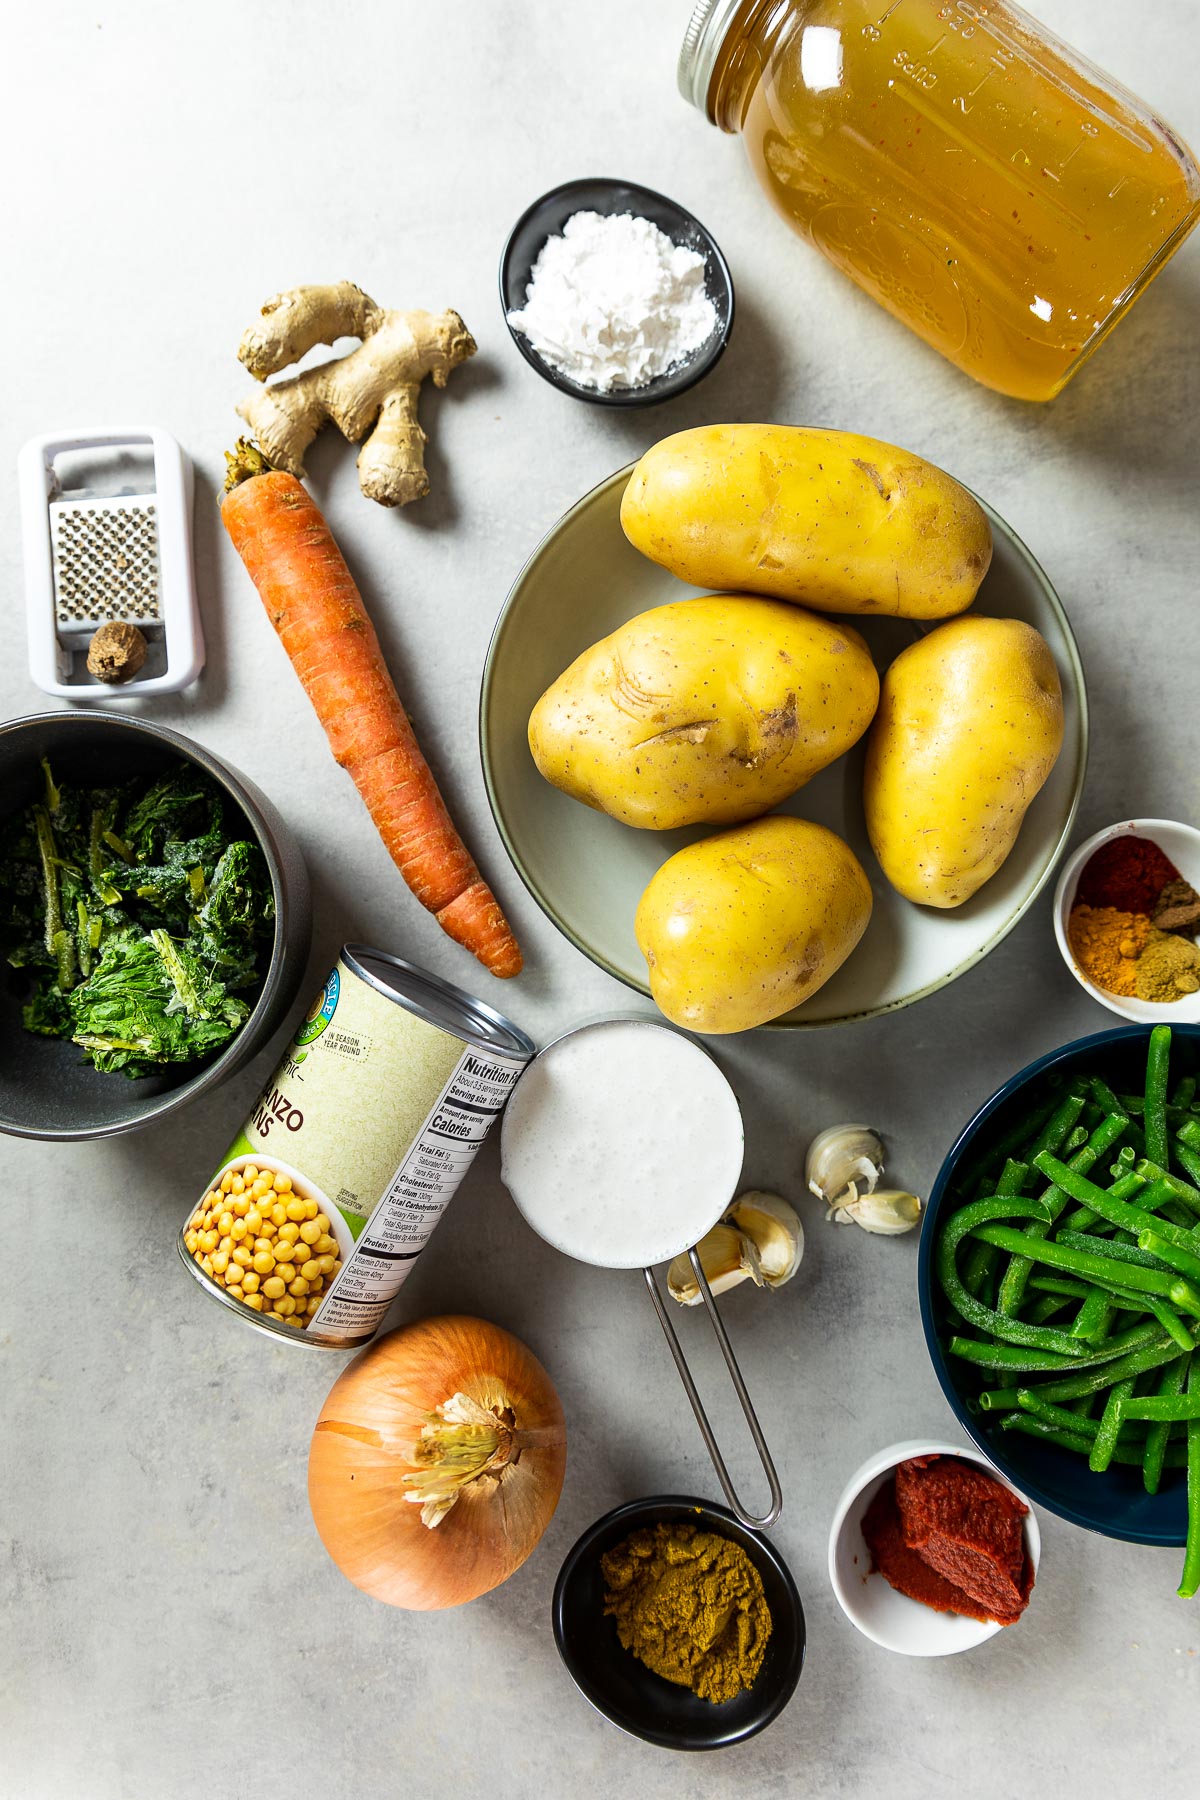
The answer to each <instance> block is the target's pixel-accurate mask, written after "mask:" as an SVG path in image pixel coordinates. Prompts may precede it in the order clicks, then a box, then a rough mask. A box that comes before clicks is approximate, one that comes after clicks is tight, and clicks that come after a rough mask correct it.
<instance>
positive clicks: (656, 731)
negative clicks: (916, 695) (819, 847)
mask: <svg viewBox="0 0 1200 1800" xmlns="http://www.w3.org/2000/svg"><path fill="white" fill-rule="evenodd" d="M878 699H879V677H878V675H877V674H876V672H875V665H874V663H873V662H872V661H871V656H870V652H869V651H868V649H867V647H866V645H865V644H864V643H863V641H862V639H861V638H860V637H859V635H858V633H857V631H855V630H853V629H852V628H851V627H850V626H848V625H844V624H841V623H840V622H839V623H836V624H835V623H834V622H833V621H832V620H830V619H818V618H814V617H813V615H812V614H811V613H807V612H803V611H801V610H800V608H799V607H795V606H781V605H779V604H778V602H775V601H771V600H754V599H746V598H743V597H742V596H740V595H737V594H717V595H714V596H713V597H712V598H711V599H704V600H681V601H679V602H677V603H676V604H675V605H674V606H656V607H655V608H654V609H653V610H652V611H651V612H646V613H641V614H640V615H639V616H638V617H637V618H635V619H630V620H629V622H628V623H627V624H625V625H622V626H621V627H620V629H619V630H618V631H614V632H613V634H612V636H611V637H607V638H604V639H602V640H601V642H600V643H598V644H593V646H592V648H591V649H590V650H585V651H584V653H583V655H582V656H580V657H578V658H577V659H576V661H575V662H573V663H572V664H571V667H570V668H569V669H568V670H567V671H566V672H565V674H563V675H560V676H559V678H558V680H557V681H556V682H555V683H554V686H553V687H551V688H549V689H547V691H546V692H545V693H544V694H543V695H542V697H541V699H540V700H539V701H538V703H537V705H536V706H535V707H534V709H533V713H532V715H531V717H530V720H529V747H530V750H531V751H532V752H533V760H534V761H535V762H536V764H537V766H538V768H539V769H540V770H541V772H542V774H543V775H544V776H545V777H546V780H547V781H550V782H553V784H554V786H555V787H559V788H562V789H563V791H564V793H568V794H570V795H571V796H572V797H573V798H574V799H576V800H582V801H583V802H584V804H585V805H586V806H594V807H596V808H597V809H598V810H599V811H601V812H606V813H611V814H612V816H613V818H615V819H620V820H622V821H623V822H624V823H625V824H626V825H638V826H642V827H646V828H649V829H653V830H657V831H667V830H670V829H672V828H673V827H675V826H678V825H695V824H698V823H700V822H701V821H707V822H710V823H715V824H732V823H733V822H734V821H736V820H739V819H752V818H756V817H757V816H758V815H759V814H760V813H764V812H767V811H768V810H769V809H770V808H771V807H772V806H775V805H776V804H777V803H778V802H779V801H780V800H783V799H786V797H787V796H788V795H789V794H792V793H795V791H796V789H797V788H798V787H803V785H804V783H805V782H806V781H808V780H810V779H811V777H812V776H814V775H815V774H816V773H817V771H818V770H819V769H823V768H824V767H825V766H826V764H827V763H831V762H832V761H833V760H834V758H835V757H837V756H840V755H841V754H842V752H843V751H844V750H848V749H849V748H850V746H851V744H853V743H855V742H856V741H857V740H858V739H859V738H860V737H861V736H862V734H863V732H864V731H865V730H866V729H867V726H868V725H869V724H870V722H871V718H872V716H873V714H874V712H875V706H876V702H877V701H878Z"/></svg>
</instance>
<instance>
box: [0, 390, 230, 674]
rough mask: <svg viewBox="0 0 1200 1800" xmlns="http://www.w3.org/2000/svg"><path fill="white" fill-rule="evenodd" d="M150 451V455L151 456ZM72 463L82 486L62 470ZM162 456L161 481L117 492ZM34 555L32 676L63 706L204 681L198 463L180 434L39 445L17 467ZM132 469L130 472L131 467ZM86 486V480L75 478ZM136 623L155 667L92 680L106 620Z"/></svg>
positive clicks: (29, 568)
mask: <svg viewBox="0 0 1200 1800" xmlns="http://www.w3.org/2000/svg"><path fill="white" fill-rule="evenodd" d="M147 451H149V453H150V454H149V456H148V455H147ZM64 456H70V457H71V459H72V463H71V466H72V468H73V469H74V468H79V469H81V470H82V471H83V475H82V478H81V484H80V485H77V486H65V485H64V482H63V478H62V476H60V474H59V472H58V471H57V470H56V469H55V461H56V459H57V458H59V457H64ZM150 457H152V458H153V464H154V474H153V482H152V485H149V486H147V477H146V475H144V474H140V473H139V475H138V477H137V487H136V488H133V487H130V486H128V485H125V486H122V487H119V488H117V487H114V485H113V483H114V480H120V479H121V474H122V471H121V467H120V465H121V461H122V460H125V461H126V463H127V464H128V462H129V459H131V458H132V459H136V464H135V466H137V467H138V468H139V469H142V468H144V467H145V465H146V464H147V463H148V462H149V460H150ZM17 468H18V473H19V477H20V490H21V527H22V536H23V539H24V551H25V602H26V608H27V613H28V626H29V672H30V674H31V675H32V677H33V679H34V681H35V682H36V683H37V685H38V686H39V687H40V688H41V689H42V690H43V691H44V692H45V693H47V694H54V695H57V696H58V698H60V699H63V700H104V701H109V700H116V699H121V698H123V697H132V696H134V695H137V696H141V695H145V694H169V693H174V692H176V691H177V690H178V689H179V688H185V687H188V686H189V685H190V683H192V682H193V681H195V679H196V677H197V675H199V673H200V670H201V669H202V668H203V666H204V639H203V635H202V632H201V628H200V614H199V610H198V608H197V605H196V583H195V577H194V574H193V571H192V545H191V525H192V466H191V463H190V462H189V461H188V459H187V457H186V456H185V455H184V453H183V451H182V450H181V449H180V447H179V445H178V443H177V442H176V441H175V439H174V438H173V437H172V436H171V434H170V432H168V431H162V430H160V429H159V428H158V427H157V426H153V425H151V426H137V427H134V428H132V429H130V430H127V431H116V430H108V431H60V432H49V433H47V434H46V436H44V437H37V438H32V439H31V440H30V442H29V443H27V444H26V445H25V446H24V448H23V449H22V451H21V454H20V456H19V458H18V462H17ZM125 473H126V474H128V473H129V469H128V467H127V468H126V470H125ZM68 479H70V480H75V479H76V478H75V476H74V475H71V476H69V477H68ZM118 622H119V623H123V624H129V625H135V626H136V627H137V628H138V630H139V631H140V632H141V633H142V635H143V637H144V638H145V639H146V645H147V653H146V661H145V664H144V666H143V667H142V669H141V670H139V672H138V673H137V674H136V675H135V676H133V678H132V679H131V680H129V681H125V682H121V683H120V684H114V683H109V682H103V681H99V680H97V679H96V678H95V677H94V676H93V675H91V674H89V673H88V668H87V652H88V645H89V644H90V642H91V640H92V638H93V636H94V635H95V633H96V632H97V631H98V630H99V628H100V626H101V625H107V624H112V623H118Z"/></svg>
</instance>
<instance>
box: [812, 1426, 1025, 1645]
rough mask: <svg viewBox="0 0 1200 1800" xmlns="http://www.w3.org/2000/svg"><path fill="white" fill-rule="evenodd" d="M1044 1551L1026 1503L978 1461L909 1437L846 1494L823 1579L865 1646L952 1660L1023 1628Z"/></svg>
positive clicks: (875, 1459)
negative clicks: (1005, 1632)
mask: <svg viewBox="0 0 1200 1800" xmlns="http://www.w3.org/2000/svg"><path fill="white" fill-rule="evenodd" d="M1041 1548H1042V1540H1041V1533H1040V1532H1039V1530H1038V1524H1037V1519H1036V1517H1035V1516H1034V1513H1033V1509H1032V1508H1031V1507H1030V1505H1029V1502H1028V1501H1027V1500H1026V1499H1025V1498H1024V1496H1023V1495H1022V1494H1021V1493H1019V1492H1018V1490H1017V1489H1016V1488H1015V1487H1013V1485H1012V1483H1011V1482H1009V1481H1006V1480H1005V1478H1004V1476H1003V1475H1001V1474H1000V1472H999V1470H998V1469H996V1468H994V1467H993V1465H992V1464H991V1463H990V1462H989V1461H988V1460H987V1458H986V1457H985V1456H983V1455H981V1453H980V1452H979V1451H978V1450H975V1449H966V1448H965V1447H964V1446H962V1445H956V1444H940V1443H932V1444H931V1443H925V1442H923V1441H921V1440H920V1439H915V1440H913V1441H911V1442H908V1443H902V1444H889V1445H888V1447H887V1449H886V1450H880V1451H878V1452H877V1453H876V1454H875V1455H874V1456H872V1457H870V1458H868V1460H867V1461H866V1462H865V1463H864V1464H863V1465H862V1467H861V1468H860V1469H857V1470H856V1471H855V1473H854V1474H853V1475H852V1476H851V1478H850V1480H849V1482H848V1483H847V1484H846V1488H845V1491H844V1492H843V1494H842V1497H841V1499H840V1500H839V1501H838V1504H837V1508H836V1510H835V1512H834V1515H833V1524H832V1526H831V1528H830V1532H829V1579H830V1581H831V1583H832V1584H833V1591H834V1593H835V1594H836V1595H837V1599H838V1604H839V1605H840V1607H841V1609H842V1611H843V1612H844V1613H845V1615H846V1617H847V1618H848V1619H849V1620H850V1623H851V1624H852V1625H854V1626H856V1627H857V1629H858V1630H859V1631H861V1632H862V1634H863V1636H864V1637H869V1638H870V1639H871V1641H872V1642H873V1643H876V1644H881V1645H882V1646H883V1648H884V1649H885V1650H895V1651H897V1652H898V1653H899V1654H900V1655H901V1656H953V1655H954V1654H955V1653H956V1652H957V1651H959V1650H973V1649H974V1648H975V1646H976V1645H977V1644H983V1643H986V1642H987V1640H988V1638H992V1637H995V1635H996V1633H997V1632H998V1631H1003V1630H1006V1629H1011V1627H1012V1626H1013V1625H1014V1624H1017V1623H1019V1621H1020V1619H1021V1616H1022V1614H1023V1613H1024V1610H1025V1607H1026V1606H1027V1605H1028V1603H1029V1597H1030V1594H1031V1592H1032V1590H1033V1585H1034V1580H1035V1578H1036V1575H1037V1568H1038V1562H1039V1559H1040V1556H1041ZM960 1608H961V1610H959V1609H960Z"/></svg>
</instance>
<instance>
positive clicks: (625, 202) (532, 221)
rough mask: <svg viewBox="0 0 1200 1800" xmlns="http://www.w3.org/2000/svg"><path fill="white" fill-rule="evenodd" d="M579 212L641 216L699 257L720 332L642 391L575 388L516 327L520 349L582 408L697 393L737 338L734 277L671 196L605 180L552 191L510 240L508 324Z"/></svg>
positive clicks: (503, 292) (505, 257) (503, 282)
mask: <svg viewBox="0 0 1200 1800" xmlns="http://www.w3.org/2000/svg"><path fill="white" fill-rule="evenodd" d="M577 212H598V213H605V214H613V213H634V214H636V215H637V216H638V217H639V218H643V219H649V220H650V222H651V224H653V225H657V226H658V228H659V230H660V231H662V232H665V233H666V235H667V237H669V238H670V239H671V241H672V243H675V244H683V245H685V246H686V247H687V248H688V249H689V250H696V251H698V252H699V254H700V255H701V256H702V257H703V258H704V285H705V287H706V288H707V290H708V297H709V299H710V300H711V301H712V303H713V305H714V307H715V308H716V312H717V324H716V329H715V330H714V331H713V334H712V336H711V337H710V338H709V339H708V340H707V342H706V343H703V344H701V345H700V347H699V349H698V350H694V351H693V352H692V354H691V355H690V356H688V357H685V358H684V360H683V361H682V362H681V363H678V364H676V366H675V368H673V369H668V370H667V371H666V372H665V374H662V375H658V376H656V377H655V379H654V380H653V381H648V382H646V383H645V384H644V386H642V387H636V388H614V389H613V390H612V391H611V392H610V393H601V392H600V390H599V389H598V388H591V387H581V386H580V384H579V382H577V381H572V380H571V378H570V376H569V375H564V374H563V372H562V370H561V369H556V368H555V367H554V365H553V363H548V362H547V361H546V359H545V358H544V357H542V356H539V355H538V352H537V351H536V350H535V349H534V347H533V345H532V344H531V343H530V341H529V339H528V338H527V337H526V336H525V334H524V332H523V331H515V330H514V329H513V327H512V326H511V325H509V326H508V329H509V334H510V336H511V337H512V340H513V343H514V344H515V345H516V346H517V349H518V350H519V351H520V352H521V355H522V356H523V357H524V358H525V361H526V362H527V363H528V364H529V366H530V368H531V369H536V370H537V372H538V374H539V375H540V376H541V377H542V379H543V380H544V381H548V382H549V383H550V385H551V387H556V388H557V389H558V391H559V393H561V394H570V395H571V397H572V398H573V399H575V400H586V401H588V402H589V403H590V404H591V405H592V406H657V405H658V404H659V403H660V402H661V401H663V400H673V399H674V398H675V396H676V395H677V394H682V393H684V392H685V391H686V390H687V389H688V388H690V387H694V386H695V384H696V382H698V381H699V380H700V379H701V378H702V377H703V376H705V375H707V374H708V373H709V372H710V370H712V369H713V368H715V367H716V365H717V363H718V362H719V361H720V359H721V357H722V356H723V355H724V353H725V346H726V344H728V342H729V338H730V334H731V333H732V331H733V313H734V293H733V276H732V275H731V274H730V272H729V264H728V263H727V262H726V261H725V258H724V256H723V255H722V254H721V246H720V245H719V244H718V243H717V240H716V238H715V237H714V236H713V234H712V232H711V231H709V230H708V229H707V227H705V226H704V225H702V224H701V223H700V221H699V219H697V218H696V217H695V215H694V214H692V213H690V212H688V211H687V209H686V208H685V207H682V206H680V205H679V203H678V202H677V201H675V200H669V199H668V198H667V196H666V195H665V194H656V193H655V191H654V189H653V188H644V187H637V186H635V184H634V183H633V182H630V181H611V180H607V179H600V178H597V179H593V180H584V181H566V182H564V183H563V185H562V186H561V187H556V188H551V190H550V192H549V193H548V194H543V195H542V196H541V198H540V199H538V200H535V201H534V202H533V204H532V206H527V207H526V209H525V211H524V212H523V213H522V214H521V217H520V218H519V219H518V220H517V222H516V224H515V225H514V226H513V228H512V230H511V232H510V233H509V236H508V242H507V243H506V244H505V246H504V250H503V253H502V255H501V257H500V300H501V303H502V305H503V307H504V320H505V323H506V324H508V315H509V313H510V312H513V311H515V310H517V309H518V308H520V307H522V306H524V304H525V295H526V292H527V290H528V287H529V278H530V275H531V274H532V272H533V265H534V263H535V262H536V261H537V259H538V256H539V255H540V253H541V249H542V245H543V244H544V243H545V242H546V239H547V238H552V237H557V236H558V234H559V232H561V230H562V228H563V226H564V225H565V224H566V222H567V220H568V219H569V218H570V217H571V215H572V213H577Z"/></svg>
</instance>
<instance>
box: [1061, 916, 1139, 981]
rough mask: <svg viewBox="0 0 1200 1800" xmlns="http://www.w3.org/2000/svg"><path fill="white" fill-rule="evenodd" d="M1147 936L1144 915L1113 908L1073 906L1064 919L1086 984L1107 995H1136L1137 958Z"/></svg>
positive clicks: (1072, 952) (1073, 953)
mask: <svg viewBox="0 0 1200 1800" xmlns="http://www.w3.org/2000/svg"><path fill="white" fill-rule="evenodd" d="M1149 936H1150V920H1149V918H1148V916H1147V915H1146V914H1145V913H1131V912H1119V911H1118V910H1117V908H1116V907H1115V906H1073V907H1072V908H1071V912H1070V916H1069V917H1068V919H1067V941H1068V943H1069V944H1070V946H1071V954H1072V955H1073V956H1074V958H1075V961H1076V962H1077V963H1078V964H1079V967H1080V968H1081V969H1082V970H1083V972H1084V974H1085V975H1086V976H1087V978H1088V980H1089V981H1092V982H1095V984H1096V986H1097V987H1101V988H1103V989H1104V990H1105V992H1106V993H1109V994H1125V995H1126V996H1129V997H1132V996H1133V995H1134V994H1136V992H1137V959H1138V957H1139V956H1140V955H1141V953H1142V950H1143V948H1144V947H1145V944H1146V940H1147V938H1148V937H1149Z"/></svg>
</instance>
